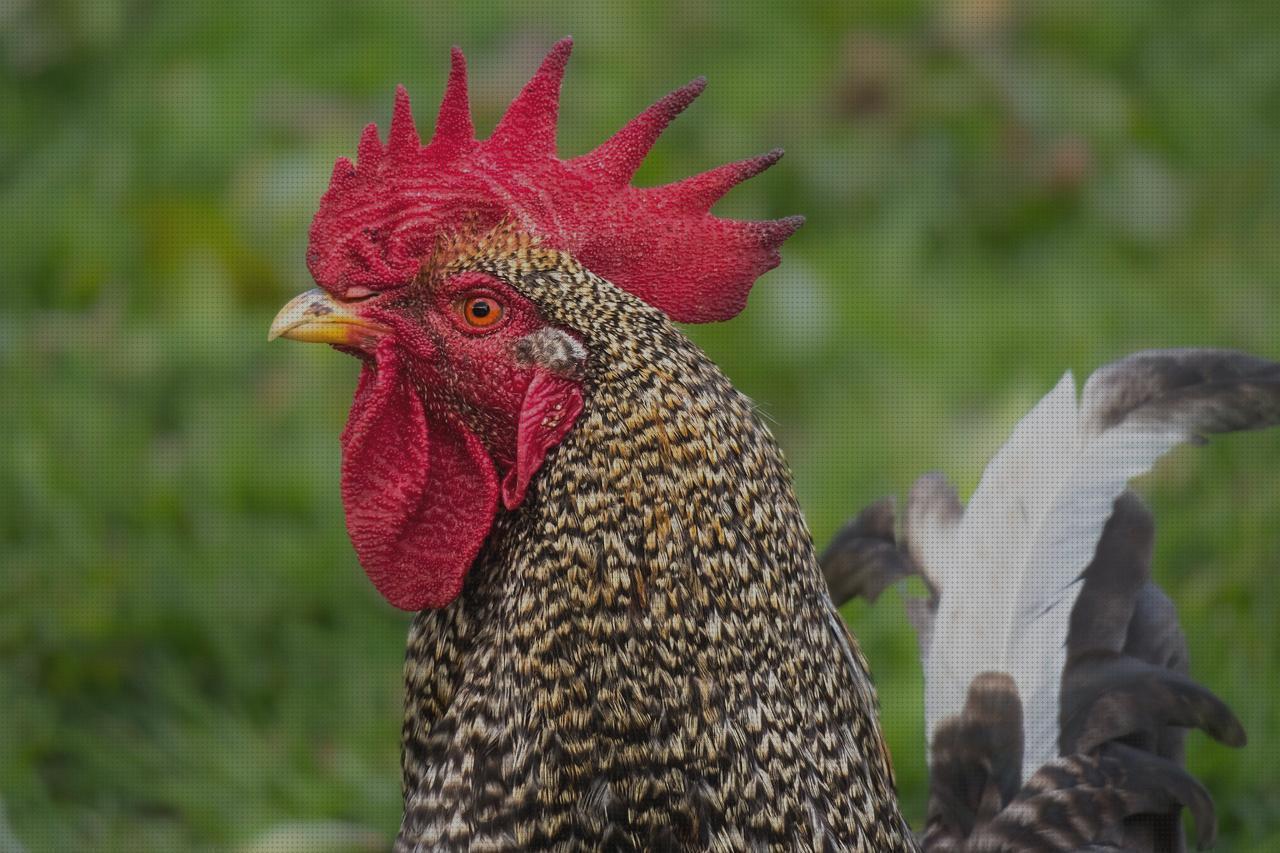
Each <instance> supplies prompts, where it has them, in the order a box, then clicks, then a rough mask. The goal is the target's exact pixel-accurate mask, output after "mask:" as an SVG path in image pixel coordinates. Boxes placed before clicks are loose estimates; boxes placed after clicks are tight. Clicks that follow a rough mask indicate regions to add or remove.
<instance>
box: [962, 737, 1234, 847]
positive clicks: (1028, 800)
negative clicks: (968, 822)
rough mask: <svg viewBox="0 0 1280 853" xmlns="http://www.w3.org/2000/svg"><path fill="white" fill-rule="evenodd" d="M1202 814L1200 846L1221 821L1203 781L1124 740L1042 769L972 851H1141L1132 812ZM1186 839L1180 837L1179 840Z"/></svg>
mask: <svg viewBox="0 0 1280 853" xmlns="http://www.w3.org/2000/svg"><path fill="white" fill-rule="evenodd" d="M1184 806H1185V807H1186V808H1188V809H1190V810H1191V813H1192V815H1194V816H1195V820H1196V830H1197V834H1196V841H1197V844H1198V846H1199V847H1200V849H1204V848H1206V847H1208V846H1210V845H1212V844H1213V842H1214V839H1215V838H1216V837H1217V821H1216V819H1215V817H1214V810H1213V800H1212V799H1210V797H1209V793H1208V792H1207V791H1206V790H1205V789H1204V787H1203V786H1202V785H1201V784H1200V783H1199V782H1197V781H1196V780H1195V779H1193V778H1191V776H1190V775H1188V774H1187V772H1186V771H1185V770H1183V769H1182V768H1181V767H1179V766H1178V765H1176V764H1174V763H1173V762H1172V761H1168V760H1167V759H1164V758H1161V757H1159V756H1157V755H1152V754H1151V753H1149V752H1143V751H1142V750H1139V749H1134V748H1132V747H1128V746H1124V745H1123V744H1119V743H1109V744H1107V745H1106V746H1104V747H1102V748H1101V749H1100V750H1098V751H1097V752H1095V753H1094V754H1092V755H1079V754H1078V755H1071V756H1067V757H1064V758H1059V759H1058V760H1056V761H1053V762H1051V763H1050V764H1048V765H1046V766H1045V767H1043V768H1042V769H1041V770H1040V772H1038V773H1036V775H1035V776H1033V777H1031V779H1030V780H1029V781H1028V782H1027V784H1026V785H1025V786H1024V787H1023V789H1022V790H1021V791H1020V792H1019V793H1018V795H1017V796H1016V797H1014V799H1013V801H1012V802H1011V803H1010V804H1009V805H1008V807H1006V808H1005V809H1004V810H1003V811H1002V812H1001V813H1000V814H999V815H997V816H996V818H995V819H994V820H992V821H990V822H989V823H987V824H985V825H983V826H980V827H979V828H978V829H977V830H976V831H975V832H974V834H973V835H972V836H970V838H969V841H968V845H967V846H966V847H965V848H964V849H965V850H966V851H967V853H1030V852H1031V851H1034V853H1068V851H1076V850H1081V849H1089V848H1090V847H1091V846H1093V847H1095V848H1096V847H1099V846H1100V847H1101V849H1107V848H1108V847H1111V848H1114V849H1121V850H1137V849H1140V848H1136V847H1134V846H1132V840H1131V839H1130V838H1129V837H1128V836H1127V834H1126V833H1125V827H1126V824H1127V821H1128V820H1129V819H1130V818H1133V817H1135V816H1140V815H1150V814H1176V813H1177V812H1178V811H1179V810H1180V809H1181V808H1182V807H1184ZM1178 841H1180V839H1178Z"/></svg>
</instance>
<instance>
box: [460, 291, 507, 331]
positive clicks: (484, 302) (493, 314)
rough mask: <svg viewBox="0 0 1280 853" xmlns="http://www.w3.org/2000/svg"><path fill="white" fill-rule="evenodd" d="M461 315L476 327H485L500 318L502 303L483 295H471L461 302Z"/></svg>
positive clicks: (492, 324)
mask: <svg viewBox="0 0 1280 853" xmlns="http://www.w3.org/2000/svg"><path fill="white" fill-rule="evenodd" d="M462 316H463V317H464V318H465V319H466V321H467V323H468V324H469V325H471V326H474V327H476V328H478V329H487V328H490V327H493V326H494V325H496V324H497V323H498V322H499V321H500V320H501V319H502V304H501V303H500V302H495V301H494V300H492V299H490V298H488V297H485V296H472V297H470V298H469V299H467V300H466V301H464V302H463V303H462Z"/></svg>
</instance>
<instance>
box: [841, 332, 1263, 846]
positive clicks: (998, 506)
mask: <svg viewBox="0 0 1280 853" xmlns="http://www.w3.org/2000/svg"><path fill="white" fill-rule="evenodd" d="M1277 423H1280V364H1276V363H1273V362H1269V361H1265V360H1262V359H1258V358H1254V357H1251V356H1247V355H1243V354H1241V353H1236V352H1230V351H1222V350H1200V349H1184V350H1162V351H1150V352H1142V353H1138V354H1135V355H1132V356H1129V357H1128V358H1125V359H1122V360H1121V361H1118V362H1115V363H1113V364H1111V365H1108V366H1107V367H1104V368H1102V369H1100V370H1098V371H1097V372H1096V373H1094V375H1093V376H1092V377H1091V378H1090V379H1089V381H1088V382H1087V383H1086V385H1085V388H1084V393H1083V395H1082V398H1081V399H1080V400H1079V401H1077V399H1076V392H1075V383H1074V381H1073V380H1072V379H1071V375H1070V374H1069V373H1068V374H1067V375H1066V376H1065V377H1064V378H1063V380H1062V382H1060V383H1059V384H1058V386H1057V387H1055V388H1054V390H1053V391H1051V392H1050V393H1049V394H1048V395H1047V396H1046V397H1045V398H1044V399H1043V400H1041V401H1040V403H1039V404H1038V405H1037V406H1036V407H1035V408H1034V409H1033V410H1032V411H1031V413H1030V414H1028V415H1027V416H1026V417H1025V418H1024V419H1023V420H1022V422H1020V423H1019V424H1018V426H1017V427H1016V428H1015V430H1014V432H1013V435H1012V436H1011V437H1010V439H1009V441H1008V442H1007V443H1006V444H1005V446H1004V447H1003V448H1001V450H1000V451H999V453H997V455H996V457H995V458H994V459H993V460H992V462H991V463H990V465H989V466H988V468H987V470H986V472H985V473H984V475H983V477H982V480H981V482H980V484H979V486H978V487H977V489H976V490H975V492H974V494H973V496H972V497H971V498H970V500H969V503H968V505H967V506H965V505H963V504H961V502H960V500H959V499H958V497H957V496H956V494H955V492H954V490H953V489H952V488H951V487H950V485H949V484H947V482H946V480H945V479H944V478H942V477H941V476H940V475H937V474H931V475H927V476H925V477H923V478H921V480H920V481H918V482H917V483H916V485H915V486H914V487H913V489H912V491H911V495H910V497H909V500H908V505H907V509H906V513H905V519H904V521H903V525H902V527H903V530H902V536H901V538H899V537H898V536H897V533H896V531H895V521H894V510H893V504H892V503H891V502H889V501H881V502H880V503H877V504H874V505H872V506H870V507H868V508H867V509H866V510H864V511H863V513H862V514H860V515H859V516H858V517H857V518H855V519H854V520H853V521H852V522H851V523H850V524H849V525H848V526H847V527H846V528H845V530H844V531H842V532H841V533H840V534H839V535H838V536H837V537H836V539H835V540H834V541H833V543H832V545H831V546H830V547H829V549H828V551H827V553H826V555H824V557H823V567H824V571H825V573H826V576H827V579H828V584H829V587H830V588H831V590H832V594H833V598H834V599H835V601H836V602H837V603H841V602H843V601H847V600H848V599H850V598H852V597H854V596H862V597H865V598H867V599H869V600H872V601H874V600H875V599H876V598H877V597H878V596H879V595H880V593H881V592H882V591H883V590H884V589H885V588H886V587H888V586H889V585H891V584H893V583H894V582H896V581H898V580H900V579H902V578H905V577H907V576H909V575H913V574H919V575H920V576H922V577H923V579H924V581H925V584H926V587H927V589H928V592H929V595H928V597H927V598H925V599H909V600H908V616H909V617H910V619H911V621H912V624H913V625H914V626H915V628H916V630H917V634H918V636H919V639H920V646H921V656H922V659H923V662H924V669H925V684H926V686H925V693H926V738H927V741H928V746H929V748H930V760H929V764H930V777H931V785H930V800H929V812H928V823H927V826H926V830H925V836H924V846H925V848H926V849H927V850H955V851H971V853H972V851H997V850H999V851H1015V850H1023V851H1043V852H1044V853H1049V851H1067V850H1138V851H1166V850H1182V849H1184V847H1185V841H1184V839H1183V833H1182V826H1181V822H1180V820H1179V815H1180V812H1181V808H1182V807H1183V806H1186V807H1188V808H1190V810H1191V811H1192V813H1193V814H1194V816H1195V818H1196V826H1197V839H1196V840H1197V842H1198V843H1199V844H1200V845H1201V846H1205V845H1207V844H1210V843H1212V841H1213V838H1214V834H1215V821H1214V817H1213V805H1212V801H1211V800H1210V798H1209V795H1208V793H1207V792H1206V791H1204V789H1203V788H1202V787H1201V786H1200V785H1199V783H1197V782H1196V781H1195V780H1194V779H1192V778H1191V777H1190V776H1189V775H1188V774H1187V773H1186V772H1185V771H1184V770H1183V769H1182V767H1181V766H1180V765H1181V763H1182V758H1183V749H1182V748H1183V738H1184V734H1185V731H1186V729H1188V728H1198V729H1202V730H1204V731H1205V732H1207V733H1208V734H1210V735H1211V736H1212V737H1214V738H1216V739H1217V740H1220V741H1222V742H1223V743H1226V744H1229V745H1232V746H1240V745H1242V744H1243V743H1244V741H1245V735H1244V730H1243V728H1242V727H1241V725H1240V723H1239V721H1238V720H1237V719H1236V718H1235V716H1234V715H1233V714H1232V713H1231V711H1230V709H1229V708H1228V707H1227V706H1226V705H1225V704H1224V703H1223V702H1222V701H1221V700H1220V699H1218V698H1217V697H1216V696H1214V695H1213V693H1212V692H1210V691H1209V690H1208V689H1206V688H1204V687H1202V686H1201V685H1199V684H1197V683H1195V682H1194V681H1193V680H1191V678H1190V677H1189V676H1188V674H1187V654H1186V642H1185V638H1184V637H1183V634H1182V631H1181V628H1180V627H1179V625H1178V621H1177V614H1176V612H1175V610H1174V607H1173V604H1172V602H1170V601H1169V599H1168V598H1167V596H1165V594H1164V593H1163V592H1162V591H1161V590H1160V589H1159V587H1157V586H1156V585H1155V583H1154V581H1152V580H1151V578H1150V559H1151V549H1152V537H1153V534H1154V525H1153V522H1152V519H1151V516H1150V513H1149V512H1148V511H1147V510H1146V508H1145V507H1144V506H1143V504H1142V502H1141V501H1140V500H1139V499H1138V498H1137V497H1136V496H1135V495H1134V494H1132V493H1131V492H1128V491H1127V486H1128V482H1129V480H1130V479H1131V478H1132V477H1135V476H1137V475H1139V474H1141V473H1143V472H1145V471H1146V470H1148V469H1149V468H1150V467H1151V465H1152V464H1154V463H1155V461H1156V460H1158V459H1159V458H1160V456H1162V455H1163V454H1164V453H1165V452H1167V451H1168V450H1170V449H1172V448H1173V447H1174V446H1176V445H1178V444H1180V443H1183V442H1198V441H1202V440H1203V436H1205V435H1207V434H1210V433H1219V432H1229V431H1234V430H1245V429H1258V428H1262V427H1266V426H1271V425H1274V424H1277Z"/></svg>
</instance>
